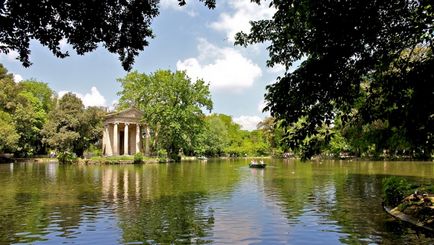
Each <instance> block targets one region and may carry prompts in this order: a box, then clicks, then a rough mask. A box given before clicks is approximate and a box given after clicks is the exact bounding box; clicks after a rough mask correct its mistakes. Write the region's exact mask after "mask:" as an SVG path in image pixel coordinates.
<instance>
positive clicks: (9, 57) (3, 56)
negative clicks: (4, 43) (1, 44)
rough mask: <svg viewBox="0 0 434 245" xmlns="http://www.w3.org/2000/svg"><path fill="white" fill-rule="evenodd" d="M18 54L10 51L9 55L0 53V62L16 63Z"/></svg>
mask: <svg viewBox="0 0 434 245" xmlns="http://www.w3.org/2000/svg"><path fill="white" fill-rule="evenodd" d="M17 57H18V52H17V51H14V50H12V51H10V52H9V53H7V54H5V53H0V60H7V61H18V60H17Z"/></svg>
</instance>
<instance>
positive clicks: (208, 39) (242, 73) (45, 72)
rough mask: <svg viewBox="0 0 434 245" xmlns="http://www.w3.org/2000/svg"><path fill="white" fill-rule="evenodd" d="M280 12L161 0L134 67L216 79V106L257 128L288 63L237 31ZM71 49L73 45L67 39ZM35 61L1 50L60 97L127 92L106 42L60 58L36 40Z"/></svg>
mask: <svg viewBox="0 0 434 245" xmlns="http://www.w3.org/2000/svg"><path fill="white" fill-rule="evenodd" d="M273 13H274V10H273V9H270V8H268V3H267V2H265V4H263V5H261V6H258V5H256V4H253V3H251V2H250V0H227V1H217V7H216V9H214V10H209V9H208V8H206V7H205V6H204V5H203V4H202V3H201V2H199V1H198V0H195V1H193V0H192V1H188V2H187V5H186V6H184V7H179V6H178V5H177V0H161V1H160V15H159V16H158V17H157V18H155V19H154V21H153V23H152V29H153V31H154V34H155V35H156V37H155V38H154V39H152V40H150V45H149V46H148V47H146V48H145V50H144V51H143V52H141V53H140V55H139V56H138V57H136V62H135V64H134V66H133V70H137V71H139V72H145V73H151V72H154V71H155V70H157V69H171V70H176V69H178V70H186V72H187V74H188V75H189V76H190V77H191V78H192V79H196V78H202V79H204V80H205V81H207V82H209V83H210V89H211V93H212V99H213V102H214V109H213V111H212V112H215V113H224V114H228V115H231V116H232V117H233V118H234V120H235V121H236V122H237V123H239V124H240V125H242V126H243V128H244V129H253V128H255V125H256V124H257V123H258V122H259V121H260V120H261V119H262V118H264V117H265V116H266V115H265V114H263V113H262V112H261V109H262V105H263V96H264V93H265V86H266V85H267V84H270V83H272V82H274V81H275V78H276V77H277V76H278V75H281V74H282V73H283V67H282V66H278V67H274V68H268V67H266V65H265V64H266V60H267V59H268V52H267V51H266V49H265V48H266V45H264V44H261V45H254V46H251V47H248V48H243V47H238V46H234V45H233V42H234V34H235V33H236V32H238V31H240V30H244V31H248V29H249V23H248V22H249V20H257V19H264V18H266V19H268V18H271V17H272V15H273ZM62 48H63V49H64V50H70V47H69V46H68V44H67V43H66V42H65V43H63V44H62ZM31 50H32V53H31V61H32V62H33V65H32V66H31V67H29V68H24V67H22V66H21V64H20V63H19V62H18V61H17V60H15V59H14V58H15V57H16V54H14V53H10V54H8V55H5V54H0V63H2V64H4V65H5V66H6V68H7V69H8V70H9V72H11V73H14V74H15V77H16V81H19V80H21V79H32V78H33V79H36V80H38V81H42V82H46V83H48V84H49V86H50V87H51V88H52V89H54V90H55V91H56V92H57V93H58V94H59V96H62V95H63V94H64V93H66V92H69V91H70V92H74V93H76V94H77V95H78V96H79V97H81V98H82V100H83V102H84V104H85V105H86V106H91V105H98V106H108V107H111V106H112V105H113V103H116V101H117V100H118V95H117V92H118V91H120V86H119V83H118V82H117V81H116V79H117V78H120V77H123V76H125V75H126V72H125V71H124V70H123V69H122V66H121V64H120V62H119V60H118V58H117V56H116V55H114V54H110V53H109V52H107V51H106V50H105V49H103V48H98V49H97V50H96V51H94V52H92V53H87V54H85V55H84V56H79V55H76V54H75V53H74V51H72V50H70V54H71V56H70V57H68V58H65V59H58V58H55V57H54V56H53V55H52V54H51V53H50V52H49V51H48V49H47V48H45V47H43V46H41V45H40V44H39V43H37V42H33V43H32V44H31Z"/></svg>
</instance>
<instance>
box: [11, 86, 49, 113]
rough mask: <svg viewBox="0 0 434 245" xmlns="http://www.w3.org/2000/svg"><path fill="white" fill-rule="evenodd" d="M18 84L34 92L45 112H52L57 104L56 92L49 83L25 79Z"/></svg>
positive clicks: (22, 88)
mask: <svg viewBox="0 0 434 245" xmlns="http://www.w3.org/2000/svg"><path fill="white" fill-rule="evenodd" d="M18 86H19V87H20V90H25V91H28V92H30V93H32V95H33V96H34V97H36V98H37V99H38V100H39V101H40V102H41V103H42V109H43V110H44V111H45V112H47V113H48V112H50V111H51V110H52V109H53V108H54V106H55V105H56V99H57V98H56V94H55V92H54V91H53V90H52V89H51V88H50V87H49V86H48V84H47V83H44V82H39V81H36V80H24V81H21V82H20V83H19V84H18Z"/></svg>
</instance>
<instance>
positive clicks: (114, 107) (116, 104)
mask: <svg viewBox="0 0 434 245" xmlns="http://www.w3.org/2000/svg"><path fill="white" fill-rule="evenodd" d="M118 104H119V101H117V100H113V101H112V104H111V105H110V106H109V108H108V109H109V111H114V110H116V107H117V106H118Z"/></svg>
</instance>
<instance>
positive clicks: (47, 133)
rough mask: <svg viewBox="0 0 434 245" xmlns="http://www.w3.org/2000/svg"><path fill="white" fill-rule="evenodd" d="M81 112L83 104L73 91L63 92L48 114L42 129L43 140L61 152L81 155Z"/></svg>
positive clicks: (83, 146) (82, 150)
mask: <svg viewBox="0 0 434 245" xmlns="http://www.w3.org/2000/svg"><path fill="white" fill-rule="evenodd" d="M83 113H84V105H83V102H82V101H81V100H80V98H78V97H77V96H76V95H74V94H73V93H67V94H65V95H64V96H63V97H62V98H60V99H59V101H58V104H57V106H56V108H55V109H54V110H52V111H51V113H50V114H49V118H48V122H47V123H46V124H45V126H44V129H43V134H44V140H45V142H46V143H47V144H48V145H49V146H50V147H51V148H53V149H56V151H58V152H59V153H61V154H62V153H65V152H74V153H76V154H77V155H79V156H80V155H82V154H83V152H84V148H85V144H86V143H85V142H84V139H83V137H81V135H80V129H81V128H82V122H81V120H80V119H81V118H82V116H83Z"/></svg>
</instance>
